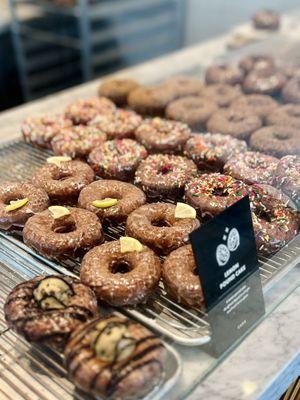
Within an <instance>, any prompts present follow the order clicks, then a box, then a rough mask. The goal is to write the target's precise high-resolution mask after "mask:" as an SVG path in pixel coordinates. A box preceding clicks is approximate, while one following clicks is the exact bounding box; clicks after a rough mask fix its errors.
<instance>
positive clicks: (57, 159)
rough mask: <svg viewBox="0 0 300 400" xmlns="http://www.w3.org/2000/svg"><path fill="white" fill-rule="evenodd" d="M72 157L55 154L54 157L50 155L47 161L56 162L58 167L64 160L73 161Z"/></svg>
mask: <svg viewBox="0 0 300 400" xmlns="http://www.w3.org/2000/svg"><path fill="white" fill-rule="evenodd" d="M71 160H72V158H71V157H68V156H53V157H48V158H47V162H48V163H49V164H55V165H57V166H58V167H60V164H61V163H63V162H67V161H71Z"/></svg>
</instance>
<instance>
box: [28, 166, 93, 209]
mask: <svg viewBox="0 0 300 400" xmlns="http://www.w3.org/2000/svg"><path fill="white" fill-rule="evenodd" d="M93 180H94V172H93V170H92V168H91V167H90V166H88V165H87V164H86V163H84V162H82V161H78V160H74V161H65V162H61V163H59V165H56V164H52V163H46V164H44V165H43V166H42V167H41V168H39V169H37V170H36V171H35V174H34V176H33V177H32V178H31V182H32V183H33V184H34V185H35V186H37V187H40V188H42V189H44V190H45V191H46V192H47V194H48V196H49V197H50V200H51V201H52V202H53V203H57V204H74V203H76V202H77V199H78V196H79V193H80V191H81V190H82V189H83V188H84V187H85V186H87V185H88V184H89V183H91V182H93ZM45 208H46V207H45Z"/></svg>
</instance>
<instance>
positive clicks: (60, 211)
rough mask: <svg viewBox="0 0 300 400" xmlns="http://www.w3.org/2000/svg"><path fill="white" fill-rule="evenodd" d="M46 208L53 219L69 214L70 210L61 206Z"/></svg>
mask: <svg viewBox="0 0 300 400" xmlns="http://www.w3.org/2000/svg"><path fill="white" fill-rule="evenodd" d="M48 210H49V211H50V213H51V215H52V217H53V218H54V219H59V218H62V217H65V216H66V215H70V214H71V213H70V210H69V209H68V208H67V207H63V206H51V207H48Z"/></svg>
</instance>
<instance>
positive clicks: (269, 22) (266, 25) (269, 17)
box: [252, 10, 280, 31]
mask: <svg viewBox="0 0 300 400" xmlns="http://www.w3.org/2000/svg"><path fill="white" fill-rule="evenodd" d="M252 22H253V24H254V27H255V28H256V29H267V30H271V31H276V30H277V29H278V28H279V25H280V16H279V14H278V12H277V11H274V10H259V11H257V12H256V13H255V14H254V15H253V17H252Z"/></svg>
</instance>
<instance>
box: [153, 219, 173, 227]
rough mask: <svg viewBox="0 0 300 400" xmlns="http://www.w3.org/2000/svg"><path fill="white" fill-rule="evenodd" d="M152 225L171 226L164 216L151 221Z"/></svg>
mask: <svg viewBox="0 0 300 400" xmlns="http://www.w3.org/2000/svg"><path fill="white" fill-rule="evenodd" d="M151 225H153V226H157V227H159V228H167V227H170V224H168V222H167V221H166V220H165V219H164V218H157V219H154V220H153V221H151Z"/></svg>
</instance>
